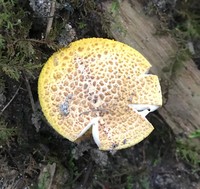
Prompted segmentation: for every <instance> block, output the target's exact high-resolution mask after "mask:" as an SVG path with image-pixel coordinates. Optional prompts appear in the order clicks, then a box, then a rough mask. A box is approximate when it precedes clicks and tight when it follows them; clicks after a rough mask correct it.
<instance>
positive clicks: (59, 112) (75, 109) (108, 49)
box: [38, 38, 162, 150]
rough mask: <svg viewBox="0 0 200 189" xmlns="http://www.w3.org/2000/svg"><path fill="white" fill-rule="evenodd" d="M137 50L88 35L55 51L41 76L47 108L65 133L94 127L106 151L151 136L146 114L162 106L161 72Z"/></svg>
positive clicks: (41, 96)
mask: <svg viewBox="0 0 200 189" xmlns="http://www.w3.org/2000/svg"><path fill="white" fill-rule="evenodd" d="M150 67H151V65H150V63H149V62H148V61H147V60H146V59H145V58H144V57H143V56H142V55H141V54H140V53H139V52H138V51H136V50H135V49H133V48H131V47H129V46H128V45H126V44H123V43H121V42H117V41H114V40H110V39H103V38H87V39H81V40H78V41H75V42H73V43H71V44H70V45H69V46H68V47H65V48H62V49H61V50H59V51H58V52H56V53H54V54H53V55H52V56H51V57H50V58H49V60H48V61H47V63H46V64H45V65H44V67H43V69H42V71H41V74H40V76H39V81H38V94H39V100H40V104H41V107H42V111H43V112H44V115H45V117H46V119H47V120H48V122H49V123H50V124H51V125H52V127H53V128H54V129H55V130H56V131H57V132H58V133H60V134H61V135H62V136H63V137H65V138H67V139H69V140H70V141H75V140H77V139H78V138H79V137H81V136H82V135H83V134H84V133H85V132H86V131H87V130H88V129H89V128H90V127H92V134H93V138H94V140H95V142H96V143H97V145H98V147H99V149H101V150H113V149H116V150H118V149H123V148H127V147H130V146H133V145H135V144H137V143H139V142H140V141H142V140H143V139H144V138H146V137H147V136H148V135H149V134H150V133H151V132H152V130H153V126H152V125H151V123H149V121H148V120H147V119H146V118H145V116H146V115H147V114H148V113H149V112H151V111H154V110H155V109H157V108H158V107H159V106H161V105H162V95H161V88H160V83H159V80H158V77H157V76H156V75H151V74H147V72H148V70H149V69H150Z"/></svg>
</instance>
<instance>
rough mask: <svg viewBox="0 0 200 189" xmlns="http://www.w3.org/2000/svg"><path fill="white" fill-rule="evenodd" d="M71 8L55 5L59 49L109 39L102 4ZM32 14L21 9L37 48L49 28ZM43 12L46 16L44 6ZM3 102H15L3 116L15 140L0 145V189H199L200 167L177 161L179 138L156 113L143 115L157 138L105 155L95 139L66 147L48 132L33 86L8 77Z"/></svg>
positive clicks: (32, 81) (31, 82) (35, 10)
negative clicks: (79, 41) (92, 39)
mask: <svg viewBox="0 0 200 189" xmlns="http://www.w3.org/2000/svg"><path fill="white" fill-rule="evenodd" d="M30 2H33V1H30ZM46 2H48V1H46ZM70 2H76V1H60V6H63V7H62V8H57V9H56V11H55V13H54V14H55V17H56V19H55V20H54V21H56V23H57V24H58V23H59V22H66V23H62V26H64V27H63V28H64V29H62V30H59V34H57V33H56V32H55V33H56V34H55V35H57V37H56V40H55V41H56V43H57V44H59V45H67V44H69V43H70V42H71V41H74V40H76V39H80V38H83V37H109V38H110V37H111V36H109V35H108V34H107V32H106V30H105V28H104V27H105V26H104V24H105V22H106V24H108V25H109V22H108V20H105V17H104V16H103V17H102V18H100V15H103V14H102V6H101V1H95V4H92V3H91V2H93V1H88V2H86V1H80V2H81V3H80V2H79V3H78V4H76V3H74V4H73V3H70ZM62 3H63V4H62ZM87 3H88V4H87ZM43 5H44V4H43ZM37 6H39V5H37ZM37 6H36V4H35V6H34V8H33V5H32V6H31V5H29V4H27V5H26V6H25V8H27V10H26V11H30V12H31V13H32V14H34V15H36V16H35V17H33V18H34V19H33V20H32V22H33V24H32V28H31V30H30V33H29V35H30V36H29V37H30V38H34V39H37V40H40V39H41V37H42V36H43V35H44V34H45V32H46V26H47V23H48V21H47V19H44V20H43V18H45V15H46V14H47V13H45V12H43V15H41V14H42V11H41V9H42V8H41V7H40V8H41V9H39V7H37ZM42 10H48V3H47V7H46V8H45V7H43V9H42ZM47 12H48V11H47ZM102 19H104V22H103V24H102ZM107 22H108V23H107ZM53 27H54V25H53ZM39 48H40V50H43V51H47V52H48V53H47V54H48V55H49V56H50V55H51V54H52V52H53V50H52V49H50V48H48V47H47V46H46V45H45V44H44V45H40V46H39ZM44 59H45V58H44ZM44 61H45V60H44ZM39 72H40V70H38V71H37V73H36V75H39ZM29 87H30V88H29ZM16 91H17V93H16ZM30 91H31V93H32V97H30ZM4 95H5V97H6V101H5V105H6V104H7V103H8V102H9V101H10V99H12V98H13V96H14V98H13V100H12V101H11V103H10V104H9V105H8V106H7V108H6V109H5V111H4V112H3V116H4V117H5V118H6V120H7V121H8V126H9V127H14V128H15V132H14V134H13V135H12V136H11V137H10V138H9V139H8V140H6V142H4V143H2V145H0V189H29V188H30V189H200V181H199V180H200V168H199V165H197V166H193V165H191V164H190V163H189V161H186V159H184V158H182V157H181V156H180V154H179V153H178V150H180V147H179V148H177V136H175V135H174V133H173V131H172V129H171V128H170V126H169V125H168V124H167V123H166V122H165V120H164V119H163V118H162V116H161V115H159V113H158V112H154V113H151V114H150V115H148V119H149V121H150V122H151V123H152V124H153V125H154V127H155V130H154V132H153V133H152V134H151V135H150V136H149V137H148V138H147V139H145V140H144V141H142V142H141V143H139V144H138V145H136V146H134V147H131V148H128V149H124V150H120V151H117V152H103V151H99V150H98V148H97V147H96V145H95V144H94V142H93V140H92V139H91V140H90V139H88V140H86V141H84V142H81V143H79V144H75V143H71V142H69V141H68V140H67V139H64V138H62V137H61V136H59V135H58V134H57V133H56V132H55V131H54V130H53V129H52V128H51V127H50V126H49V125H48V123H47V122H46V120H45V119H44V117H43V115H42V112H41V109H40V106H39V102H38V95H37V78H36V79H29V81H28V82H27V81H26V77H24V78H23V79H22V80H21V81H20V82H17V81H14V80H12V79H10V78H8V77H7V78H6V91H5V93H4ZM31 98H32V100H33V101H34V102H31V101H30V99H31ZM32 103H34V105H35V112H33V106H32V105H33V104H32ZM35 113H37V115H35ZM36 122H37V124H36ZM37 126H38V127H37ZM181 137H183V136H180V138H181ZM181 154H182V153H181Z"/></svg>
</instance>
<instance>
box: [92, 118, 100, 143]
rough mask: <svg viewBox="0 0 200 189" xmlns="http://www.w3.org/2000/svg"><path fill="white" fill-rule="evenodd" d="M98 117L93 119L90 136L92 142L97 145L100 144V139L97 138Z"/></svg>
mask: <svg viewBox="0 0 200 189" xmlns="http://www.w3.org/2000/svg"><path fill="white" fill-rule="evenodd" d="M99 119H100V118H99V117H96V118H94V119H93V126H92V136H93V139H94V142H95V143H96V145H97V146H98V147H99V146H100V139H99V123H98V121H99Z"/></svg>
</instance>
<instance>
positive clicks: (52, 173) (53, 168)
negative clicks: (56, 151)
mask: <svg viewBox="0 0 200 189" xmlns="http://www.w3.org/2000/svg"><path fill="white" fill-rule="evenodd" d="M55 171H56V163H53V164H52V165H51V166H50V175H51V178H50V181H49V185H48V189H51V188H52V187H51V186H52V183H53V178H54V175H55Z"/></svg>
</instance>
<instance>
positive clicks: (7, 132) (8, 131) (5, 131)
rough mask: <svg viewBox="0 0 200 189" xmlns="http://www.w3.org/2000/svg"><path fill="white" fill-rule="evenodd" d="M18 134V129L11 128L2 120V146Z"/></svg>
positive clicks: (0, 143) (0, 131)
mask: <svg viewBox="0 0 200 189" xmlns="http://www.w3.org/2000/svg"><path fill="white" fill-rule="evenodd" d="M15 134H16V129H14V128H9V127H8V126H7V123H6V122H5V120H4V119H3V118H0V145H3V144H4V143H5V142H6V141H7V140H8V139H9V138H10V137H12V136H13V135H15Z"/></svg>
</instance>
